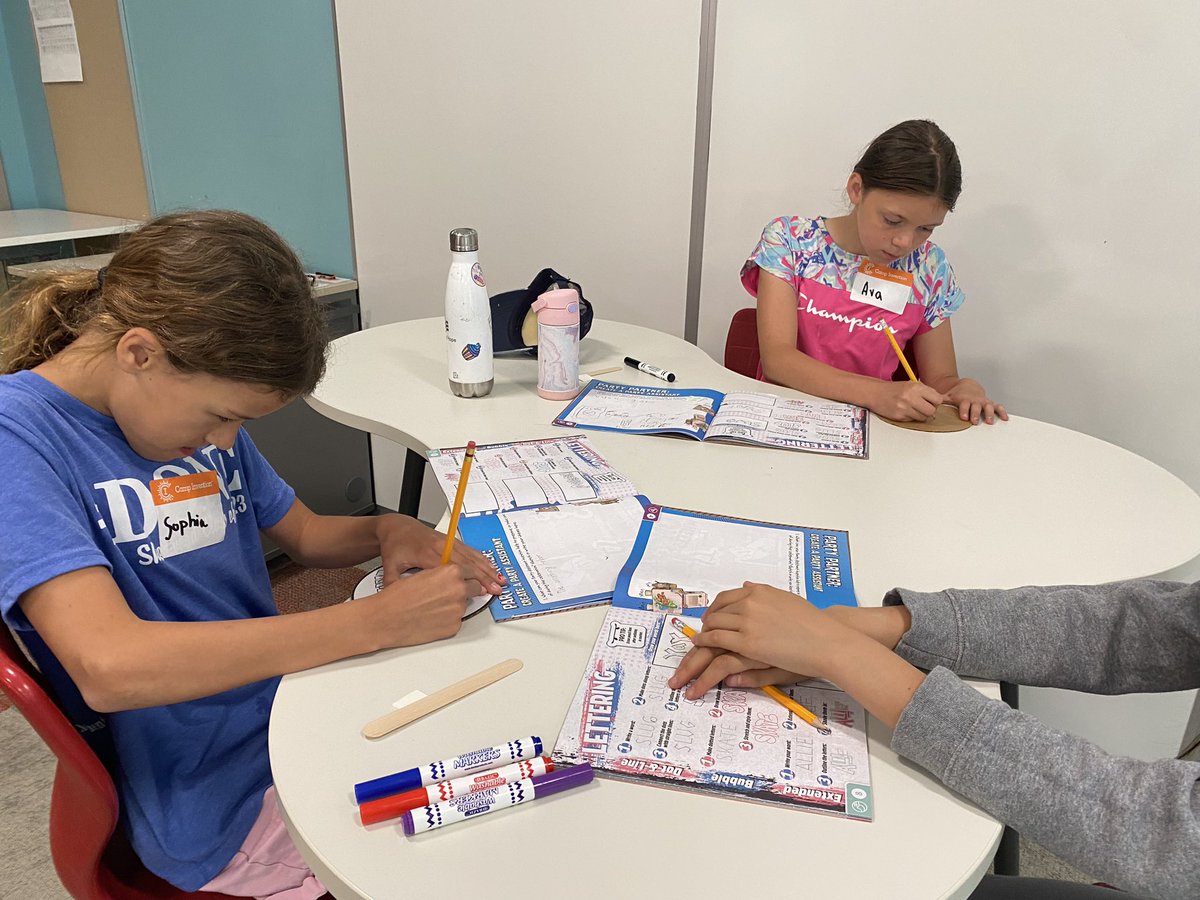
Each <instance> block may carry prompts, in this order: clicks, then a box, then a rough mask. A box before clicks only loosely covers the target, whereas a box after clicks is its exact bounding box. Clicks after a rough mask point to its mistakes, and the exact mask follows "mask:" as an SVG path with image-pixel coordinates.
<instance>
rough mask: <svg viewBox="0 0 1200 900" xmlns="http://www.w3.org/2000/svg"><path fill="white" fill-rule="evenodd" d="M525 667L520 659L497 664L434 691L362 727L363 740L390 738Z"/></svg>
mask: <svg viewBox="0 0 1200 900" xmlns="http://www.w3.org/2000/svg"><path fill="white" fill-rule="evenodd" d="M524 665H525V664H524V663H523V662H521V661H520V660H519V659H506V660H505V661H504V662H502V663H496V665H494V666H491V667H490V668H487V669H484V670H483V671H482V672H476V673H475V674H474V675H470V676H468V677H466V678H464V679H463V680H462V681H457V682H455V683H454V684H452V685H449V686H447V687H444V688H442V689H441V690H440V691H434V692H433V693H432V694H430V695H429V696H428V697H425V698H423V699H421V700H417V701H416V702H414V703H410V704H408V705H407V706H405V707H402V708H401V709H397V710H393V711H392V712H390V713H388V714H387V715H386V716H380V717H379V718H378V719H375V720H373V721H371V722H368V723H367V724H366V725H364V726H363V730H362V733H363V737H368V738H380V737H383V736H384V735H385V734H391V733H392V732H393V731H395V730H396V729H397V728H403V727H404V726H405V725H407V724H408V723H409V722H415V721H416V720H417V719H420V718H421V717H422V716H427V715H429V714H430V713H431V712H435V711H436V710H439V709H441V708H442V707H443V706H449V705H450V704H451V703H453V702H454V701H455V700H461V699H462V698H463V697H465V696H467V694H473V693H475V692H476V691H477V690H479V689H480V688H485V687H487V686H488V685H489V684H494V683H495V682H497V681H499V680H500V679H501V678H505V677H507V676H509V675H511V674H512V673H513V672H519V671H520V670H521V668H522V667H523V666H524Z"/></svg>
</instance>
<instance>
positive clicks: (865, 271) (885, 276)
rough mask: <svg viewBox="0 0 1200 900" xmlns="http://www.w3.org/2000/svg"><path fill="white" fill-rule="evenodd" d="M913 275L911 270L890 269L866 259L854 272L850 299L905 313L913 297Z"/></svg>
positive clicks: (891, 311)
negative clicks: (905, 308)
mask: <svg viewBox="0 0 1200 900" xmlns="http://www.w3.org/2000/svg"><path fill="white" fill-rule="evenodd" d="M912 286H913V277H912V273H911V272H901V271H899V270H898V269H889V268H888V267H887V266H880V265H877V264H876V263H873V262H871V261H870V260H865V261H864V262H863V264H862V265H861V266H859V267H858V271H857V272H855V273H854V283H853V284H851V285H850V299H851V300H854V301H857V302H858V303H866V304H868V305H870V306H877V307H879V308H880V309H886V310H887V311H888V312H890V313H893V314H894V315H897V316H899V315H903V313H904V307H905V306H907V305H908V301H909V298H910V297H912Z"/></svg>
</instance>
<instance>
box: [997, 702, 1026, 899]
mask: <svg viewBox="0 0 1200 900" xmlns="http://www.w3.org/2000/svg"><path fill="white" fill-rule="evenodd" d="M1000 699H1001V700H1003V701H1004V702H1005V703H1007V704H1008V705H1009V706H1011V707H1012V708H1013V709H1020V696H1019V690H1018V687H1017V685H1015V684H1011V683H1010V682H1007V681H1002V682H1000ZM993 866H994V868H995V872H996V874H997V875H1020V874H1021V843H1020V836H1019V835H1018V834H1017V832H1016V831H1015V830H1013V829H1012V828H1009V827H1008V826H1007V825H1005V826H1004V834H1002V835H1001V836H1000V846H999V847H997V848H996V856H995V859H994V860H993Z"/></svg>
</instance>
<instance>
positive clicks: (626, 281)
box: [336, 0, 700, 514]
mask: <svg viewBox="0 0 1200 900" xmlns="http://www.w3.org/2000/svg"><path fill="white" fill-rule="evenodd" d="M336 13H337V28H338V51H339V55H340V59H341V73H342V96H343V98H344V104H345V117H346V144H347V159H348V165H349V170H350V189H351V205H352V208H353V215H354V239H355V253H356V256H357V262H358V280H359V283H360V285H361V299H362V303H363V309H364V314H365V321H366V324H368V325H380V324H384V323H387V322H394V321H401V320H405V319H414V318H420V317H423V316H433V315H441V314H442V297H443V292H444V290H445V279H446V271H447V269H448V267H449V245H448V242H447V235H448V233H449V231H450V229H451V228H454V227H457V226H462V225H465V226H470V227H473V228H476V229H477V230H478V231H479V248H480V261H481V263H482V265H483V271H484V274H485V277H486V278H487V279H488V285H489V289H490V290H491V291H492V292H493V293H495V292H497V291H501V290H511V289H515V288H520V287H525V286H526V285H527V284H528V283H529V282H530V280H531V279H532V278H533V276H534V275H535V274H536V273H537V272H538V270H540V269H542V268H543V267H545V266H553V267H554V268H555V269H557V270H558V271H559V272H561V273H563V274H565V275H568V276H570V277H572V278H574V279H575V280H576V281H578V282H579V283H580V284H581V285H583V288H584V293H585V295H586V296H587V297H588V299H589V300H591V301H592V303H593V304H594V307H595V309H596V312H597V314H598V315H600V316H602V317H606V318H612V319H620V320H624V321H629V322H636V323H638V324H641V325H647V326H650V327H653V328H658V329H661V330H663V331H668V332H671V333H673V334H682V333H683V310H684V293H685V289H686V280H687V251H688V235H689V232H688V223H689V215H690V205H691V185H692V153H693V146H694V135H695V120H696V83H697V76H696V65H697V56H698V46H699V35H700V9H699V3H692V2H687V0H670V2H657V3H640V2H635V0H618V2H604V3H596V4H564V3H559V2H554V0H522V2H517V3H492V2H488V0H457V2H454V3H445V4H443V3H413V2H399V3H382V2H372V3H363V2H360V0H359V2H353V0H352V2H348V0H340V2H337V3H336ZM402 460H403V454H402V453H401V452H399V451H397V450H396V449H395V448H394V447H393V446H391V445H388V443H387V442H383V441H376V487H377V493H378V495H379V496H380V497H381V498H383V502H394V501H389V500H388V499H387V498H389V497H395V496H397V495H398V492H399V483H400V481H399V479H400V475H399V473H400V469H401V463H402ZM423 514H424V513H423Z"/></svg>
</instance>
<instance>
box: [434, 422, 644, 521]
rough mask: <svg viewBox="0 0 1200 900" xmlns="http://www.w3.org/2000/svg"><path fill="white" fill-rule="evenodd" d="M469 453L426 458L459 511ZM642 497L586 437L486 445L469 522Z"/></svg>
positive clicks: (479, 454)
mask: <svg viewBox="0 0 1200 900" xmlns="http://www.w3.org/2000/svg"><path fill="white" fill-rule="evenodd" d="M466 450H467V448H466V447H446V448H443V449H440V450H430V451H428V452H427V453H426V456H428V457H429V465H430V467H431V468H432V469H433V473H434V477H435V478H436V479H437V483H438V485H439V486H440V487H441V489H442V493H444V494H445V495H446V502H447V504H450V505H453V503H454V495H455V493H456V492H457V491H458V476H459V473H460V472H462V466H463V456H464V454H465V453H466ZM636 493H637V490H636V489H635V488H634V486H633V482H631V481H629V479H627V478H626V477H625V476H624V475H622V474H621V473H620V472H618V471H617V470H616V469H614V468H613V467H612V466H610V465H609V464H608V461H607V460H605V458H604V457H603V456H601V455H600V454H599V453H598V452H597V451H596V449H595V448H594V447H592V445H591V443H590V442H589V441H588V439H587V436H586V435H573V436H571V437H567V438H542V439H541V440H536V441H513V442H510V443H504V444H483V445H480V446H478V447H476V448H475V461H474V463H473V464H472V465H471V474H470V476H469V477H468V478H467V490H466V493H465V494H464V495H463V508H462V515H463V517H464V518H465V517H470V516H480V515H487V514H488V513H496V512H504V511H506V510H514V509H529V508H532V507H537V506H549V505H553V504H558V503H577V502H579V501H581V500H611V499H615V498H617V497H632V496H633V495H634V494H636Z"/></svg>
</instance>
